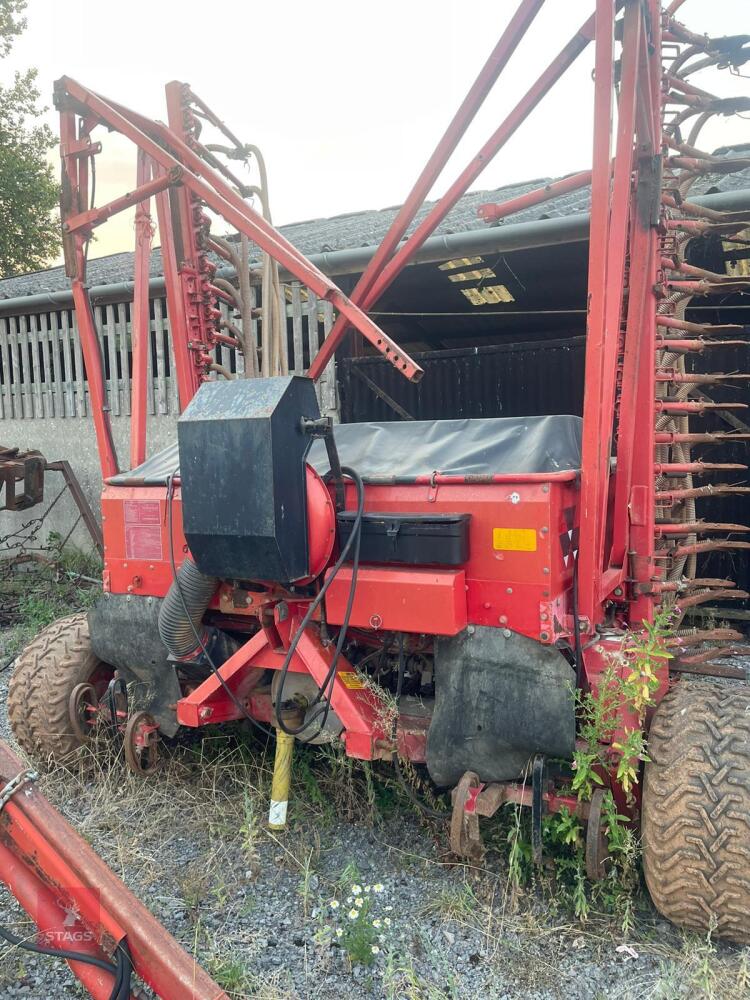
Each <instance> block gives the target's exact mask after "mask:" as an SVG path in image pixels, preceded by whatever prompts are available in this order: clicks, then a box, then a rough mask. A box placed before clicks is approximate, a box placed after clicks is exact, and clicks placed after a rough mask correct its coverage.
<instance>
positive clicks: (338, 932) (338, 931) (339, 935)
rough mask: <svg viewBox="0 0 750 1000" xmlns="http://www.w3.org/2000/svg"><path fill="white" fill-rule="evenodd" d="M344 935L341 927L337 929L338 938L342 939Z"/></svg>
mask: <svg viewBox="0 0 750 1000" xmlns="http://www.w3.org/2000/svg"><path fill="white" fill-rule="evenodd" d="M343 933H344V932H343V931H342V930H341V928H340V927H337V928H336V937H341V936H342V934H343Z"/></svg>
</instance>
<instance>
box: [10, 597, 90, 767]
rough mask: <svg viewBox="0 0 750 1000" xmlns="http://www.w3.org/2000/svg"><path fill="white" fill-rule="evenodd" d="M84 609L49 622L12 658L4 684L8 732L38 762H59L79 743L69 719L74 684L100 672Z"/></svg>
mask: <svg viewBox="0 0 750 1000" xmlns="http://www.w3.org/2000/svg"><path fill="white" fill-rule="evenodd" d="M102 666H103V664H102V662H101V661H100V660H99V659H98V658H97V657H96V656H95V655H94V653H93V651H92V649H91V640H90V638H89V625H88V620H87V617H86V615H85V614H78V615H72V616H71V617H70V618H61V619H60V620H59V621H56V622H53V624H52V625H49V626H48V627H47V628H46V629H44V631H43V632H40V634H39V635H38V636H37V637H36V638H35V639H32V641H31V642H30V643H29V645H28V646H27V647H26V648H25V649H24V650H23V652H22V653H21V654H20V655H19V657H18V658H17V660H16V665H15V669H14V670H13V676H12V677H11V680H10V684H9V686H8V718H9V719H10V724H11V728H12V729H13V735H14V736H15V738H16V739H17V740H18V743H19V745H20V746H21V748H22V749H23V750H25V751H26V753H27V754H28V755H29V756H30V757H32V758H33V759H34V760H35V761H37V762H38V763H40V764H59V763H62V762H64V761H65V759H66V758H69V757H70V755H71V754H72V753H73V752H74V751H75V750H77V749H78V747H80V746H81V740H80V738H79V737H78V736H77V735H76V734H75V732H74V731H73V727H72V725H71V722H70V715H69V708H68V702H69V700H70V695H71V692H72V691H73V688H75V687H76V685H78V684H82V683H84V682H89V681H91V679H92V678H93V677H94V676H95V675H96V674H97V673H101V668H102Z"/></svg>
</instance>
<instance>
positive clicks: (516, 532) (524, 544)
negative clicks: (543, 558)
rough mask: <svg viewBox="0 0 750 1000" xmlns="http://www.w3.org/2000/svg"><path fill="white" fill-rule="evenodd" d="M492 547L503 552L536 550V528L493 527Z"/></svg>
mask: <svg viewBox="0 0 750 1000" xmlns="http://www.w3.org/2000/svg"><path fill="white" fill-rule="evenodd" d="M492 547H493V549H497V550H502V551H504V552H536V529H535V528H493V529H492Z"/></svg>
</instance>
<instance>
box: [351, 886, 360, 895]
mask: <svg viewBox="0 0 750 1000" xmlns="http://www.w3.org/2000/svg"><path fill="white" fill-rule="evenodd" d="M361 892H362V886H361V885H353V886H352V893H353V894H354V895H355V896H359V894H360V893H361Z"/></svg>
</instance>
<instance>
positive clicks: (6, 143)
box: [0, 0, 60, 278]
mask: <svg viewBox="0 0 750 1000" xmlns="http://www.w3.org/2000/svg"><path fill="white" fill-rule="evenodd" d="M25 8H26V0H0V59H2V58H4V57H5V56H7V55H8V53H9V52H10V49H11V47H12V45H13V41H14V39H15V38H16V37H17V36H18V35H19V34H20V33H21V32H22V31H23V29H24V28H25V27H26V20H25V18H24V17H23V12H24V10H25ZM36 78H37V71H36V70H35V69H29V70H26V72H24V73H19V72H16V73H15V75H14V79H13V82H12V83H11V84H9V85H7V86H2V85H0V277H2V278H7V277H9V276H11V275H14V274H20V273H23V272H24V271H33V270H38V269H39V268H41V267H44V266H45V265H47V264H48V263H49V261H50V260H51V259H52V258H53V257H54V256H55V255H56V253H57V251H58V249H59V245H60V232H59V221H58V219H57V217H56V215H57V213H56V211H55V209H56V207H57V204H58V191H59V189H58V185H57V183H56V180H55V176H54V173H53V169H52V166H51V165H50V163H49V162H48V161H47V153H48V152H49V150H50V149H52V148H53V147H54V145H55V143H56V139H55V137H54V135H53V133H52V130H51V129H50V128H49V127H48V126H47V125H44V124H40V123H39V118H40V115H41V114H42V112H43V111H44V109H43V108H40V107H39V106H38V102H39V96H40V95H39V90H38V89H37V86H36ZM53 213H54V214H53Z"/></svg>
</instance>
